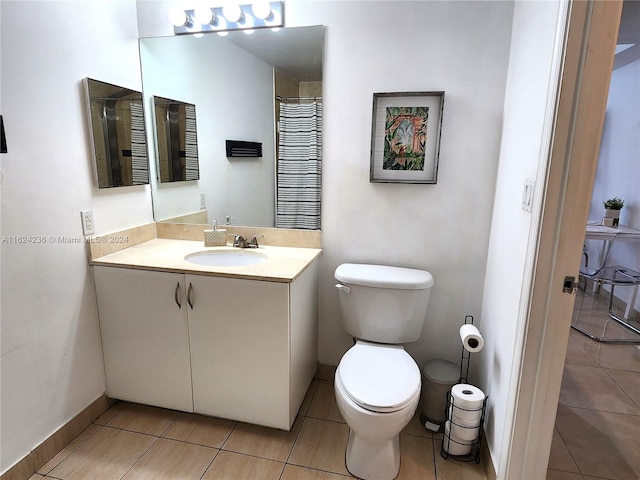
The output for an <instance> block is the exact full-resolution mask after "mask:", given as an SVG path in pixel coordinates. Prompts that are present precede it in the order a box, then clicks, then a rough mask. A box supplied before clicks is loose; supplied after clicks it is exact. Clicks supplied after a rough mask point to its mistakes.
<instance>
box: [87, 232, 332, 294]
mask: <svg viewBox="0 0 640 480" xmlns="http://www.w3.org/2000/svg"><path fill="white" fill-rule="evenodd" d="M208 250H216V251H225V250H226V251H234V252H245V253H246V254H249V255H251V254H260V255H263V256H266V257H267V258H266V260H265V261H263V262H261V263H256V264H253V265H244V266H233V267H221V266H209V265H197V264H194V263H191V262H188V261H187V260H185V257H186V256H187V255H190V254H193V253H196V252H203V251H208ZM321 253H322V250H321V249H319V248H297V247H274V246H270V245H260V247H259V248H257V249H245V250H242V249H239V248H235V247H231V246H226V247H208V248H207V247H205V246H204V244H203V242H202V241H197V242H196V241H191V240H172V239H165V238H155V239H153V240H149V241H147V242H144V243H140V244H138V245H135V246H132V247H129V248H125V249H123V250H120V251H118V252H115V253H110V254H108V255H104V256H102V257H98V258H95V259H93V260H91V261H90V263H91V265H101V266H107V267H119V268H134V269H139V270H155V271H159V272H173V273H192V274H196V275H211V276H216V277H233V278H246V279H251V280H266V281H272V282H284V283H288V282H291V281H293V280H294V279H295V278H296V277H297V276H298V275H300V274H301V273H302V272H303V271H304V270H305V269H306V268H307V267H308V266H309V265H310V264H311V262H312V261H313V260H314V259H315V258H316V257H318V256H319V255H320V254H321Z"/></svg>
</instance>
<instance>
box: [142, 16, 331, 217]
mask: <svg viewBox="0 0 640 480" xmlns="http://www.w3.org/2000/svg"><path fill="white" fill-rule="evenodd" d="M322 38H323V27H322V26H313V27H297V28H283V29H280V30H278V31H272V30H270V29H260V30H255V31H254V32H253V34H252V35H247V34H245V33H244V32H241V31H236V32H230V33H229V35H227V36H225V37H221V36H219V35H217V34H215V33H213V34H205V35H204V36H203V37H201V38H196V37H194V36H193V35H179V36H172V37H154V38H144V39H140V58H141V64H142V83H143V93H144V99H145V102H148V103H146V105H149V106H151V105H152V103H153V99H152V97H154V96H155V97H162V98H177V99H180V100H181V101H183V102H187V103H190V104H193V105H196V106H197V113H198V123H197V138H198V159H199V169H200V179H199V180H197V181H194V182H177V183H176V182H158V181H156V179H155V178H151V187H152V195H153V208H154V218H155V219H156V221H171V222H179V221H186V222H189V223H211V222H212V221H214V220H217V221H218V222H219V223H221V224H222V223H225V219H226V218H227V217H233V220H232V221H233V224H235V225H245V226H254V227H255V226H259V227H286V228H312V229H315V228H320V214H319V205H320V201H319V200H320V198H319V197H320V164H321V157H320V151H321V143H322V142H321V137H322V131H321V119H322V116H321V107H322V55H323V52H322ZM314 104H315V107H312V106H310V105H314ZM283 105H287V106H290V107H291V108H292V109H295V108H299V107H302V108H303V109H307V110H310V112H307V114H310V115H313V116H314V117H315V119H316V120H317V125H316V126H315V127H313V130H312V131H310V132H308V135H307V136H308V137H310V139H311V140H313V143H314V144H315V147H314V148H315V151H310V152H309V151H305V152H304V154H303V155H302V157H301V158H296V157H298V156H297V155H288V158H285V157H286V155H284V153H285V152H287V151H289V152H292V149H291V148H288V149H287V148H284V149H282V148H279V147H278V144H279V142H282V141H283V139H282V138H281V137H282V135H283V127H284V126H285V125H284V123H283V122H282V120H281V119H280V115H281V114H282V110H286V108H282V106H283ZM288 115H289V118H294V117H295V116H296V112H290V113H289V114H288ZM147 121H150V120H147ZM276 125H279V126H280V130H279V131H278V129H277V128H276ZM148 128H149V130H150V131H152V127H151V125H148ZM293 130H295V129H292V128H290V127H289V131H293ZM225 140H241V141H249V142H258V143H261V144H262V148H263V151H262V157H259V158H256V157H253V158H227V156H226V144H225ZM284 140H286V139H284ZM285 143H286V142H285ZM149 145H150V148H151V149H152V151H151V155H150V157H151V162H156V163H155V165H158V163H157V162H158V159H159V158H160V157H159V155H158V152H155V151H153V150H155V145H154V142H149ZM289 145H291V144H290V143H289ZM279 157H280V159H279ZM286 161H290V163H291V162H295V161H298V162H299V163H298V164H295V163H291V164H292V165H293V168H291V169H287V168H284V169H283V168H281V167H282V166H283V165H284V164H285V162H286ZM303 166H304V167H305V168H304V169H303V168H301V167H303ZM307 166H308V167H309V168H306V167H307ZM155 168H157V166H156V167H155ZM282 170H284V173H285V174H287V175H288V176H287V177H286V178H284V177H282V175H281V174H282ZM296 170H297V173H294V172H295V171H296ZM279 171H280V173H279ZM279 177H280V178H279ZM302 188H303V189H304V191H305V192H307V193H305V194H302V193H300V194H299V193H296V189H302ZM309 192H312V193H310V194H309ZM307 194H308V195H307ZM277 197H279V200H278V198H277ZM300 200H301V201H300ZM278 204H279V206H278ZM309 206H311V209H309V208H308V207H309ZM285 220H286V222H285Z"/></svg>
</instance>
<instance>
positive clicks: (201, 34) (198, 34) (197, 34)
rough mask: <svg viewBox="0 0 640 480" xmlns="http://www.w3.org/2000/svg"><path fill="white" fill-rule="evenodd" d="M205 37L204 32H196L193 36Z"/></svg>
mask: <svg viewBox="0 0 640 480" xmlns="http://www.w3.org/2000/svg"><path fill="white" fill-rule="evenodd" d="M202 37H204V33H194V34H193V38H202Z"/></svg>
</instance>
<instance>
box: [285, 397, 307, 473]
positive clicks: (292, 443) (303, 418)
mask: <svg viewBox="0 0 640 480" xmlns="http://www.w3.org/2000/svg"><path fill="white" fill-rule="evenodd" d="M314 396H315V394H314ZM306 421H307V417H302V422H301V423H300V428H298V433H296V438H294V439H293V442H291V448H290V449H289V454H288V455H287V459H286V460H285V461H284V463H285V465H288V464H289V459H290V458H291V454H292V453H293V449H294V448H296V442H297V441H298V438H300V433H301V432H302V427H304V424H305V422H306ZM282 471H283V472H284V470H282Z"/></svg>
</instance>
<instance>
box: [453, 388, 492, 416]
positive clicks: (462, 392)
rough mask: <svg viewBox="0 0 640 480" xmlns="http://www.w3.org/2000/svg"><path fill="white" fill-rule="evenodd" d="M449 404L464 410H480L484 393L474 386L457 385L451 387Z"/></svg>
mask: <svg viewBox="0 0 640 480" xmlns="http://www.w3.org/2000/svg"><path fill="white" fill-rule="evenodd" d="M451 397H452V398H451V402H452V403H453V404H454V405H455V406H459V407H461V408H464V409H466V410H480V409H482V404H483V403H484V397H485V396H484V392H483V391H482V390H480V389H479V388H478V387H476V386H474V385H469V384H468V383H458V384H456V385H454V386H453V387H451Z"/></svg>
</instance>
